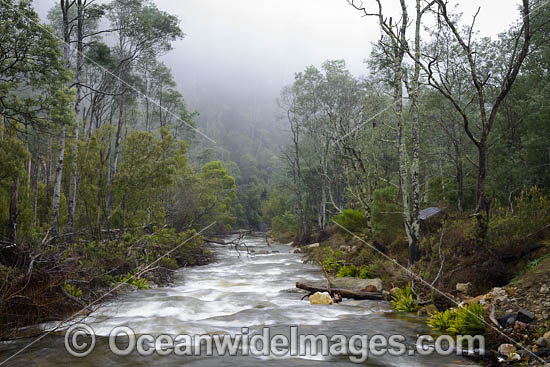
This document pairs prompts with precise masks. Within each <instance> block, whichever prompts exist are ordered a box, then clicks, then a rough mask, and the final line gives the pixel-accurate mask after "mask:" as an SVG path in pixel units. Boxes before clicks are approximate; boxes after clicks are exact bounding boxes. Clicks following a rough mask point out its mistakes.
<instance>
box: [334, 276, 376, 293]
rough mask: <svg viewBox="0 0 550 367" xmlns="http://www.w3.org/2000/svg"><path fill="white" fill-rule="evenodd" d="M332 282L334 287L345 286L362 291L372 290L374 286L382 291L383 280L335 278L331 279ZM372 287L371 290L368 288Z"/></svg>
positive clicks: (345, 287) (344, 287)
mask: <svg viewBox="0 0 550 367" xmlns="http://www.w3.org/2000/svg"><path fill="white" fill-rule="evenodd" d="M330 284H331V285H332V287H334V288H343V289H349V290H352V291H361V292H370V291H372V287H374V288H376V290H375V292H376V291H377V292H382V289H383V287H382V280H381V279H379V278H375V279H359V278H351V277H345V278H334V279H331V281H330ZM367 288H368V289H370V291H369V290H367Z"/></svg>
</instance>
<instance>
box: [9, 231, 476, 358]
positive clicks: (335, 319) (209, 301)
mask: <svg viewBox="0 0 550 367" xmlns="http://www.w3.org/2000/svg"><path fill="white" fill-rule="evenodd" d="M246 242H247V246H248V247H249V249H253V250H255V252H256V254H257V255H253V256H247V254H246V253H245V252H240V253H237V252H236V251H235V249H234V248H230V247H227V246H223V245H218V244H212V245H211V247H212V249H213V251H215V253H216V256H217V261H216V262H214V263H212V264H210V265H207V266H203V267H194V268H188V269H181V270H179V271H178V272H177V273H176V275H175V277H174V283H173V285H172V286H169V287H165V288H157V289H148V290H139V291H134V292H131V293H128V294H125V295H123V296H120V297H118V298H115V299H112V300H111V301H109V302H108V303H106V304H104V305H103V306H102V307H101V308H100V309H99V310H98V311H96V313H95V314H93V315H92V316H91V317H90V318H88V319H87V320H84V321H85V322H86V323H87V324H88V325H89V326H90V327H92V328H93V330H94V332H95V333H96V334H97V335H98V336H97V340H96V346H95V349H94V351H93V352H92V353H91V354H90V355H88V356H87V357H84V358H76V357H73V356H71V355H69V354H68V353H67V351H66V349H65V345H64V335H63V334H62V333H60V334H57V335H49V336H47V337H46V338H44V339H42V340H40V341H38V342H37V343H35V344H33V345H32V346H30V347H29V348H28V349H26V350H25V351H24V352H23V353H21V354H20V355H19V356H17V358H16V359H14V360H12V361H10V362H8V363H6V364H5V365H4V366H52V367H53V366H56V367H57V366H77V367H78V366H128V367H130V366H131V367H135V366H215V367H220V366H245V367H247V366H250V367H255V366H259V365H260V363H261V364H262V365H269V366H322V365H327V366H328V365H330V366H355V365H356V364H353V363H352V362H350V359H349V357H348V356H347V355H340V356H330V355H329V356H319V355H311V353H305V354H304V355H299V356H289V355H286V356H281V357H279V356H275V355H272V354H270V355H267V356H242V355H236V356H227V355H214V356H207V355H199V356H197V355H193V356H181V355H174V354H170V355H168V356H159V355H157V354H154V355H152V356H142V355H139V354H138V353H132V354H130V355H128V356H117V355H114V354H113V353H111V352H110V349H109V338H108V337H107V336H108V335H109V334H110V332H111V330H112V329H113V328H115V327H119V326H127V327H129V328H131V329H132V330H133V331H134V332H135V333H136V334H138V335H142V334H151V335H153V336H158V335H161V334H167V335H180V334H187V335H221V334H232V335H237V334H241V333H242V331H243V328H248V329H247V330H248V333H249V334H251V335H252V334H256V333H261V330H263V328H264V327H269V328H270V331H271V334H272V335H274V334H283V335H288V334H289V333H290V332H291V331H290V330H291V328H292V327H297V330H298V333H299V334H300V335H306V334H308V335H309V334H311V335H327V336H329V337H330V336H332V335H335V334H339V335H346V336H350V337H351V336H352V335H356V334H358V335H375V334H383V335H387V336H390V335H394V334H401V335H403V336H404V337H405V338H406V343H409V344H412V345H414V343H415V341H416V339H417V337H418V335H422V334H430V333H431V332H430V331H429V329H428V328H427V327H426V325H425V321H424V320H422V319H420V318H417V317H416V316H407V315H403V314H399V313H394V312H391V308H390V306H389V304H388V303H387V302H384V301H373V300H359V301H358V300H344V301H343V302H342V303H341V304H338V305H330V306H319V305H310V304H309V302H308V301H307V300H302V298H303V296H304V294H307V292H303V291H298V290H296V288H295V285H296V282H300V283H308V282H311V281H317V282H319V281H322V280H323V275H322V273H321V271H320V270H319V268H318V267H316V266H313V265H309V264H305V263H304V262H303V261H302V259H301V256H300V255H297V254H291V253H290V250H291V248H289V247H286V246H280V245H272V246H271V247H268V246H267V244H266V242H265V239H264V238H263V237H250V236H249V237H247V238H246ZM266 252H268V253H266ZM260 253H261V254H260ZM366 296H369V295H366ZM365 298H368V297H365ZM31 341H32V340H22V341H17V342H10V343H2V344H0V361H2V360H4V359H5V358H7V357H8V356H10V355H12V354H13V353H15V352H17V351H18V350H20V349H21V348H23V347H25V346H26V345H28V343H29V342H31ZM362 365H365V366H403V367H408V366H433V367H441V366H462V365H470V364H469V363H468V362H466V361H465V360H463V359H461V358H459V357H456V356H449V357H443V356H438V355H435V354H433V355H431V356H425V357H422V356H418V355H417V356H392V355H389V354H386V355H383V356H377V357H375V356H369V358H368V360H367V361H365V362H364V363H362ZM4 366H2V367H4Z"/></svg>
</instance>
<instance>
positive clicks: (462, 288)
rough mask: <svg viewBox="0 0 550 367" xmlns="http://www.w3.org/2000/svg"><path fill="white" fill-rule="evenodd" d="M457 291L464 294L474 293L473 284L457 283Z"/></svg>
mask: <svg viewBox="0 0 550 367" xmlns="http://www.w3.org/2000/svg"><path fill="white" fill-rule="evenodd" d="M456 290H457V291H459V292H460V293H463V294H470V293H471V292H472V283H457V284H456Z"/></svg>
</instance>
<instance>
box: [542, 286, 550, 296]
mask: <svg viewBox="0 0 550 367" xmlns="http://www.w3.org/2000/svg"><path fill="white" fill-rule="evenodd" d="M540 293H542V294H546V293H550V288H548V286H547V285H546V284H543V285H542V286H541V287H540Z"/></svg>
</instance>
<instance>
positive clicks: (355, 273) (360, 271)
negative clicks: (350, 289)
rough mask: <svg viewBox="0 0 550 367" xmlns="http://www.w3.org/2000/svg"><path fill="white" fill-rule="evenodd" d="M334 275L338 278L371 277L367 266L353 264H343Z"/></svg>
mask: <svg viewBox="0 0 550 367" xmlns="http://www.w3.org/2000/svg"><path fill="white" fill-rule="evenodd" d="M336 276H337V277H338V278H344V277H352V278H361V279H370V278H372V277H373V276H372V274H371V272H370V269H369V267H368V266H366V265H365V266H362V267H359V266H355V265H346V266H343V267H341V268H340V270H339V271H338V274H336Z"/></svg>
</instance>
